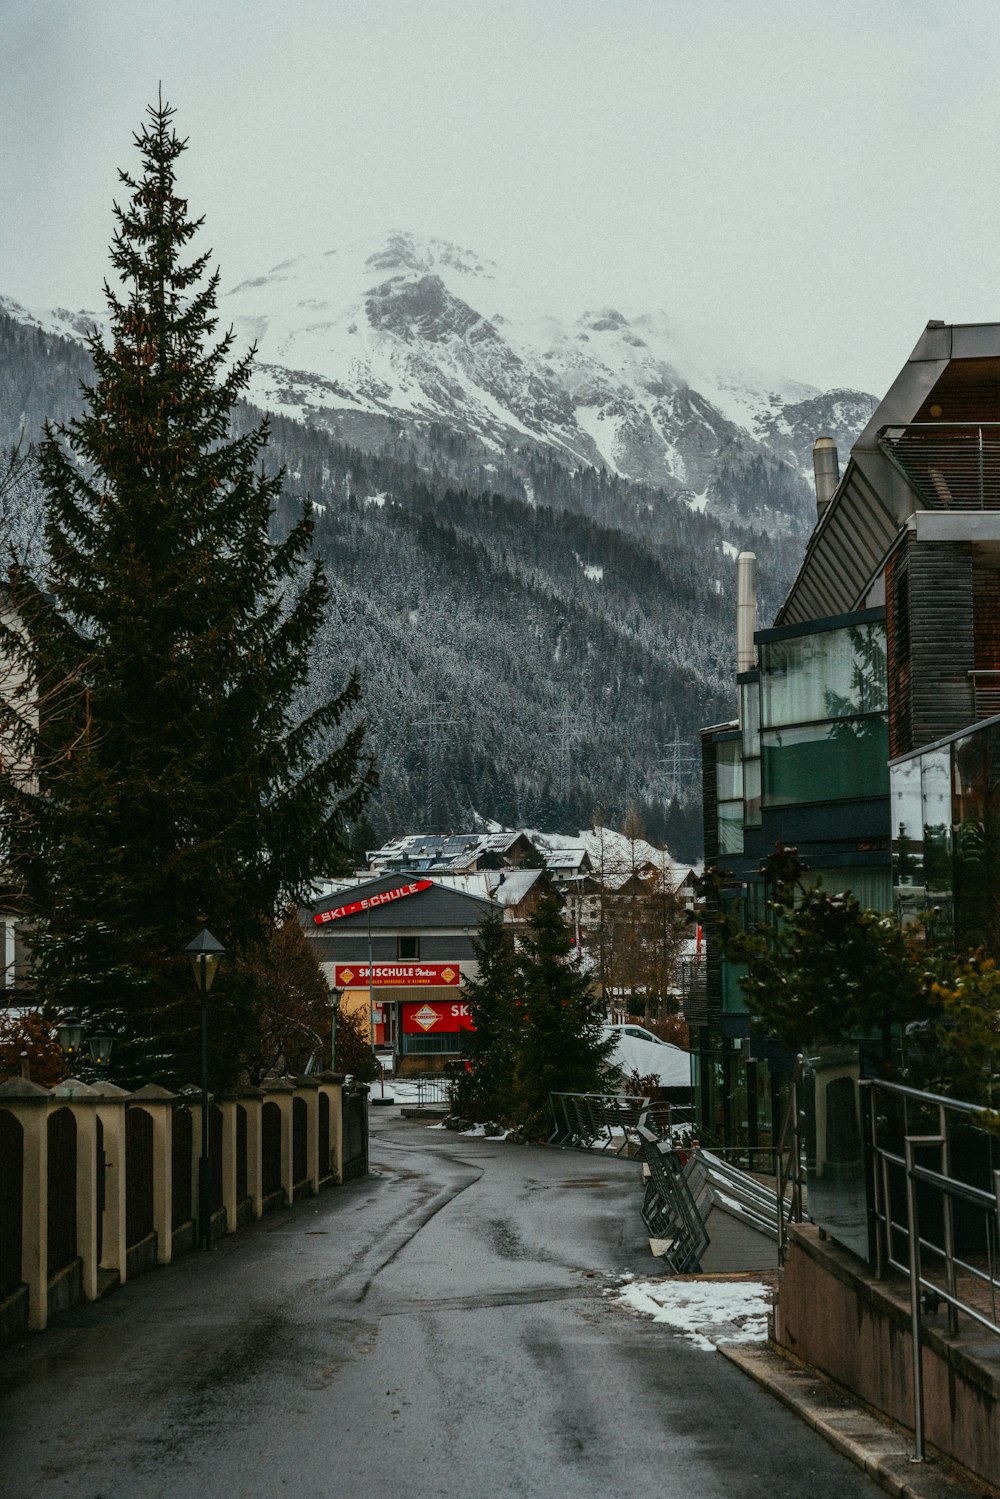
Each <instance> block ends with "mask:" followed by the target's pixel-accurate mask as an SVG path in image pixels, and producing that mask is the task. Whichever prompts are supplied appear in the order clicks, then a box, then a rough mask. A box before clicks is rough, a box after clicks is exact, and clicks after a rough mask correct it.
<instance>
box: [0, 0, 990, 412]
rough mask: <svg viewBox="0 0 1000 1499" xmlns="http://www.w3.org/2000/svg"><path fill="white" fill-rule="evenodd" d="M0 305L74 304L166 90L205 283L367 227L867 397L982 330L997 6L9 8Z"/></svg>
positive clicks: (141, 3)
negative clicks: (645, 317) (919, 347)
mask: <svg viewBox="0 0 1000 1499" xmlns="http://www.w3.org/2000/svg"><path fill="white" fill-rule="evenodd" d="M0 36H2V38H3V50H4V60H3V76H2V82H0V102H2V113H0V293H6V294H8V295H10V296H14V297H16V298H17V299H19V300H21V301H24V302H27V303H29V304H30V305H36V306H53V305H57V304H58V305H62V306H70V307H94V306H96V305H98V304H99V288H100V284H101V280H102V278H103V276H104V274H105V267H106V246H107V243H108V239H109V235H110V227H111V217H110V205H111V200H112V197H113V196H114V195H115V193H116V191H117V181H116V168H117V167H118V166H121V165H125V166H132V165H133V163H134V160H135V152H134V151H133V150H132V149H131V145H130V142H131V134H132V131H133V130H134V129H135V128H136V126H137V125H138V123H139V122H140V120H141V117H142V112H143V109H144V107H145V105H146V104H147V103H148V102H149V101H150V100H151V99H153V98H155V95H156V91H157V86H158V84H159V82H160V80H162V83H163V90H164V95H165V97H166V98H168V99H169V100H170V102H171V103H173V104H175V105H176V106H177V109H178V116H177V128H178V130H179V131H180V133H181V134H184V135H187V136H189V137H190V150H189V151H188V153H187V155H186V156H185V157H184V158H183V160H182V163H181V186H182V190H183V191H185V192H186V193H187V195H188V197H189V199H190V202H191V207H192V210H193V211H195V212H197V213H204V214H205V215H206V218H207V230H206V243H208V244H210V245H211V246H212V247H213V248H214V250H215V252H216V254H217V257H218V260H219V262H220V264H221V267H222V273H223V284H224V286H232V285H234V284H235V283H236V282H237V281H238V280H241V279H243V278H245V277H247V276H251V275H258V274H261V273H262V272H264V271H266V270H267V269H268V268H269V267H270V266H271V265H273V264H275V263H276V262H278V261H280V260H283V259H286V258H288V257H289V256H290V255H293V254H295V253H297V252H299V251H302V250H316V249H326V248H330V247H332V246H335V245H338V244H340V243H343V242H345V241H348V240H350V239H354V238H356V237H358V235H359V234H360V233H365V232H367V231H368V230H369V229H371V228H373V227H377V226H392V227H400V228H407V229H413V230H416V231H418V232H421V233H426V234H435V235H439V236H442V237H444V238H446V239H450V240H453V241H455V242H456V243H458V244H460V245H464V246H467V247H468V248H471V249H473V250H475V251H477V252H478V253H479V254H481V255H484V256H488V257H490V258H492V259H494V260H497V261H500V262H501V263H502V264H504V265H506V266H509V267H510V268H512V269H514V270H516V271H520V272H527V273H529V274H531V275H536V276H538V277H539V278H540V279H541V280H542V281H543V282H545V283H549V284H552V285H558V286H560V287H561V289H562V292H563V297H564V299H565V296H566V295H571V296H573V297H574V298H576V299H577V300H579V303H580V305H581V307H582V306H592V305H594V303H595V302H596V303H600V304H604V303H616V304H618V305H620V306H623V307H625V308H633V309H641V308H653V307H660V308H664V309H665V310H667V311H668V312H670V313H673V314H674V315H676V316H677V317H679V318H681V319H683V320H684V322H685V323H687V324H689V325H692V326H694V327H696V328H697V327H699V326H706V327H708V326H714V327H715V328H717V329H718V328H730V329H731V332H732V340H733V353H734V355H737V356H739V357H740V358H742V359H747V358H750V359H753V360H755V361H756V362H757V363H759V364H761V365H762V366H763V367H764V368H767V369H771V370H774V371H776V372H779V373H782V374H784V375H788V376H792V377H796V378H799V379H804V380H808V381H811V382H813V383H816V384H822V385H830V384H849V385H854V386H859V387H862V388H864V389H866V390H870V391H872V392H874V393H875V394H881V393H882V391H883V390H884V388H885V386H886V385H887V384H888V382H889V381H890V380H891V378H892V376H893V375H894V374H895V372H896V371H897V369H898V368H899V366H900V365H901V364H902V363H903V362H904V360H905V359H906V356H907V355H908V353H909V351H910V349H911V348H912V346H913V344H914V343H915V341H916V339H917V336H918V334H919V332H920V330H921V329H922V327H923V326H924V324H925V323H926V321H927V319H928V318H932V317H939V318H944V319H946V320H947V321H949V322H951V321H954V322H963V321H968V322H971V321H979V320H988V319H1000V280H998V270H997V261H998V254H997V248H998V244H1000V189H998V182H997V176H998V164H1000V139H998V137H1000V5H998V4H997V3H996V0H951V3H950V4H949V5H948V6H943V5H941V4H939V3H937V0H934V3H931V0H864V3H856V0H822V3H821V0H464V3H459V0H284V3H281V0H0Z"/></svg>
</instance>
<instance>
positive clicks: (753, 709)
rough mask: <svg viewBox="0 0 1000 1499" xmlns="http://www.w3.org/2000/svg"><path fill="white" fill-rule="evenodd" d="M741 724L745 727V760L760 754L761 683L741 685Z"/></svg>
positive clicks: (744, 683)
mask: <svg viewBox="0 0 1000 1499" xmlns="http://www.w3.org/2000/svg"><path fill="white" fill-rule="evenodd" d="M740 723H741V724H742V727H743V758H744V759H745V760H749V759H751V758H752V757H753V756H755V755H759V754H760V683H759V682H756V681H755V682H743V683H741V685H740Z"/></svg>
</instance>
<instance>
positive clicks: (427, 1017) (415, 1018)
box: [403, 999, 476, 1036]
mask: <svg viewBox="0 0 1000 1499" xmlns="http://www.w3.org/2000/svg"><path fill="white" fill-rule="evenodd" d="M475 1028H476V1027H475V1026H474V1025H473V1023H472V1016H471V1015H470V1014H469V1006H468V1005H463V1004H457V1003H456V1004H445V1005H442V1004H438V1003H437V1001H436V1000H430V999H429V1000H426V1001H425V1002H424V1003H423V1004H420V1005H418V1004H404V1006H403V1030H404V1031H405V1033H406V1034H407V1035H408V1036H426V1035H427V1034H428V1032H430V1031H434V1032H441V1031H451V1032H454V1031H474V1030H475Z"/></svg>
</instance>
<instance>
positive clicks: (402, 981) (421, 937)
mask: <svg viewBox="0 0 1000 1499" xmlns="http://www.w3.org/2000/svg"><path fill="white" fill-rule="evenodd" d="M495 909H496V906H495V905H494V903H493V902H491V901H489V900H487V899H484V898H483V897H482V896H479V895H472V894H468V893H466V892H464V891H460V890H452V889H448V888H447V886H445V885H443V884H440V883H438V882H437V881H436V880H432V879H430V878H428V877H427V876H425V875H418V876H416V877H414V876H411V875H405V874H386V875H381V876H379V877H377V878H375V879H370V880H367V881H365V882H363V883H361V884H358V885H353V886H350V887H348V888H346V889H342V890H340V891H339V892H337V893H332V894H326V895H323V896H320V897H319V898H318V899H316V900H314V901H313V902H311V904H310V905H308V906H306V907H305V908H304V909H303V910H302V912H301V913H300V920H301V922H302V926H303V930H304V932H305V934H306V938H307V940H308V942H309V944H310V947H311V949H312V952H313V954H314V956H315V957H316V960H317V962H318V963H319V964H320V967H321V968H322V970H323V973H324V975H325V977H326V981H327V984H328V986H329V987H330V989H331V990H336V991H337V992H338V993H339V994H340V996H341V998H340V1003H341V1006H342V1007H343V1009H344V1010H345V1011H357V1012H359V1013H360V1014H361V1015H362V1016H363V1017H364V1018H365V1021H366V1022H367V1021H368V1019H369V1016H371V1018H372V1019H373V1021H374V1026H375V1044H376V1045H385V1046H391V1047H392V1049H393V1052H394V1054H395V1060H396V1067H397V1071H398V1072H400V1073H403V1074H405V1073H407V1072H410V1073H412V1072H432V1071H435V1070H438V1069H440V1068H443V1067H444V1065H445V1063H446V1062H449V1061H455V1060H457V1059H459V1058H460V1057H461V1056H462V1055H463V1051H464V1045H463V1036H464V1034H465V1032H466V1031H467V1030H468V1029H469V1028H470V1024H471V1022H470V1020H469V1016H468V1010H467V1007H466V1005H465V1003H464V1002H463V999H462V992H461V985H462V981H463V980H464V979H467V978H474V977H475V976H476V974H477V973H478V965H477V963H476V960H475V951H474V949H473V945H472V944H473V938H474V937H476V935H477V933H478V931H479V927H480V925H481V923H482V921H483V920H484V918H485V917H486V916H488V915H489V914H490V912H491V911H493V910H495ZM365 1029H366V1031H367V1030H368V1025H367V1023H366V1025H365ZM368 1033H369V1035H370V1034H371V1033H370V1031H369V1032H368Z"/></svg>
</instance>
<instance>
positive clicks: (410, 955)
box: [396, 937, 420, 963]
mask: <svg viewBox="0 0 1000 1499" xmlns="http://www.w3.org/2000/svg"><path fill="white" fill-rule="evenodd" d="M396 957H397V958H399V960H400V962H402V963H413V962H415V961H416V959H417V958H419V957H420V938H419V937H397V938H396Z"/></svg>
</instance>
